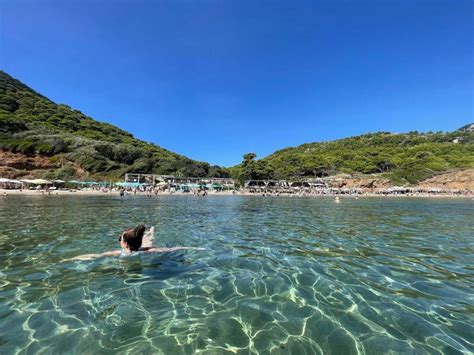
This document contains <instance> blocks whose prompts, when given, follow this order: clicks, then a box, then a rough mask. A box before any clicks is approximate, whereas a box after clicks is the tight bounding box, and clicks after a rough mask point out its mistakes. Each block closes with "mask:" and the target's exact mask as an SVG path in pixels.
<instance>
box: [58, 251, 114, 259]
mask: <svg viewBox="0 0 474 355" xmlns="http://www.w3.org/2000/svg"><path fill="white" fill-rule="evenodd" d="M116 255H120V250H112V251H106V252H105V253H101V254H84V255H79V256H75V257H74V258H70V259H66V260H63V261H72V260H93V259H97V258H102V257H105V256H116Z"/></svg>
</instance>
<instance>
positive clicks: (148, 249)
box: [64, 224, 205, 261]
mask: <svg viewBox="0 0 474 355" xmlns="http://www.w3.org/2000/svg"><path fill="white" fill-rule="evenodd" d="M154 232H155V228H154V227H151V228H150V229H149V230H148V231H147V232H146V233H145V226H144V225H142V224H141V225H138V226H136V227H135V228H129V229H126V230H125V231H124V232H123V233H122V234H121V235H120V237H119V238H118V241H119V243H120V247H121V249H120V250H112V251H106V252H105V253H101V254H85V255H79V256H76V257H74V258H71V259H66V260H64V261H71V260H93V259H97V258H102V257H106V256H120V257H126V256H131V255H136V254H137V253H167V252H173V251H177V250H205V249H204V248H193V247H173V248H156V247H152V244H153V237H154Z"/></svg>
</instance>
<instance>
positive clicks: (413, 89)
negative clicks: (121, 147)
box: [0, 0, 474, 166]
mask: <svg viewBox="0 0 474 355" xmlns="http://www.w3.org/2000/svg"><path fill="white" fill-rule="evenodd" d="M473 13H474V12H473V2H472V1H470V0H456V1H452V0H446V1H436V0H432V1H428V0H423V1H420V0H406V1H405V0H398V1H396V0H377V1H369V0H366V1H357V0H352V1H343V0H335V1H329V0H327V1H314V0H313V1H277V0H275V1H247V0H240V1H229V0H212V1H187V0H167V1H151V0H148V1H143V0H135V1H132V0H128V1H111V0H107V1H92V0H85V1H74V0H68V1H66V0H64V1H42V0H34V1H24V0H16V1H7V0H0V68H1V69H2V70H5V71H6V72H7V73H9V74H11V75H13V76H14V77H16V78H18V79H20V80H21V81H23V82H24V83H26V84H27V85H29V86H31V87H32V88H34V89H35V90H36V91H38V92H40V93H42V94H44V95H45V96H47V97H49V98H51V99H52V100H53V101H55V102H58V103H65V104H67V105H69V106H71V107H73V108H75V109H79V110H81V111H83V112H84V113H85V114H87V115H89V116H91V117H93V118H95V119H97V120H99V121H105V122H110V123H112V124H115V125H117V126H119V127H120V128H122V129H125V130H127V131H130V132H131V133H133V134H134V135H135V136H136V137H138V138H140V139H143V140H146V141H151V142H154V143H157V144H159V145H160V146H163V147H165V148H167V149H170V150H172V151H175V152H178V153H180V154H184V155H186V156H189V157H191V158H194V159H198V160H203V161H208V162H210V163H213V164H219V165H224V166H229V165H233V164H236V163H239V162H240V161H241V158H242V155H243V154H245V153H248V152H255V153H257V155H258V156H259V157H263V156H265V155H268V154H270V153H272V152H273V151H275V150H277V149H281V148H284V147H287V146H295V145H299V144H303V143H306V142H314V141H321V140H331V139H336V138H343V137H347V136H352V135H357V134H361V133H366V132H374V131H381V130H382V131H392V132H404V131H410V130H419V131H428V130H453V129H456V128H458V127H460V126H462V125H464V124H466V123H469V122H471V121H474V119H473V100H474V97H473V95H474V94H473V87H474V85H473V84H474V82H473V71H474V69H473V63H474V58H473V43H474V41H473V16H474V15H473Z"/></svg>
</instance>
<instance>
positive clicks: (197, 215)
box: [0, 196, 474, 354]
mask: <svg viewBox="0 0 474 355" xmlns="http://www.w3.org/2000/svg"><path fill="white" fill-rule="evenodd" d="M473 216H474V202H473V201H471V200H468V199H465V200H462V199H446V200H433V199H403V198H400V199H396V198H394V199H376V198H367V199H359V200H355V199H350V198H347V199H344V198H343V199H342V201H341V203H339V204H335V203H334V202H333V200H332V199H330V198H285V197H279V198H277V197H238V196H229V197H206V198H198V197H191V196H189V197H183V196H176V197H174V196H169V197H153V198H145V197H131V196H129V197H127V198H125V199H124V200H120V198H115V197H106V196H103V197H79V196H77V197H76V196H72V197H64V196H36V197H29V198H27V197H23V196H18V197H17V196H7V197H2V198H1V199H0V353H2V354H3V353H6V354H9V353H14V352H20V353H25V354H26V353H37V352H40V351H43V352H44V353H52V354H58V353H67V352H77V353H91V354H92V353H104V354H105V353H117V352H123V353H125V352H130V353H140V352H141V353H148V352H151V353H166V354H192V353H199V352H202V353H209V354H221V353H225V352H226V351H228V352H237V353H243V354H248V353H262V354H264V353H270V352H271V353H272V354H289V353H291V354H317V353H333V354H355V353H367V354H379V353H387V352H393V353H417V354H418V353H435V354H436V353H460V352H465V353H469V352H473V351H474V327H473V324H474V296H473V293H474V225H473V219H472V217H473ZM142 222H143V223H145V224H147V225H154V226H155V227H156V230H157V238H156V240H155V244H157V245H167V246H176V245H186V246H200V247H205V248H206V250H204V251H196V250H195V251H185V252H174V253H168V254H157V255H146V256H141V257H132V258H126V259H123V260H120V259H118V258H106V259H101V260H96V261H92V262H90V261H89V262H84V261H83V262H79V261H73V262H61V261H62V260H63V259H65V258H70V257H73V256H77V255H80V254H84V253H97V252H103V251H107V250H112V249H116V248H117V247H118V243H117V236H118V235H119V233H120V232H121V231H122V230H123V229H124V228H126V227H128V226H133V225H134V224H137V223H142Z"/></svg>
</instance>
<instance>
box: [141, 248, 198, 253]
mask: <svg viewBox="0 0 474 355" xmlns="http://www.w3.org/2000/svg"><path fill="white" fill-rule="evenodd" d="M177 250H206V249H205V248H194V247H172V248H149V249H146V250H144V252H146V253H169V252H173V251H177Z"/></svg>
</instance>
